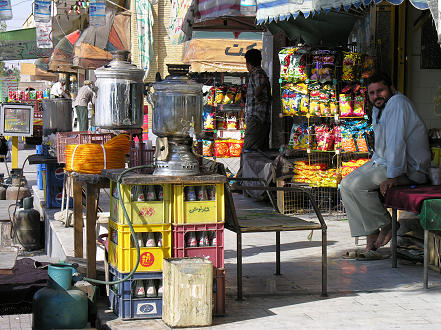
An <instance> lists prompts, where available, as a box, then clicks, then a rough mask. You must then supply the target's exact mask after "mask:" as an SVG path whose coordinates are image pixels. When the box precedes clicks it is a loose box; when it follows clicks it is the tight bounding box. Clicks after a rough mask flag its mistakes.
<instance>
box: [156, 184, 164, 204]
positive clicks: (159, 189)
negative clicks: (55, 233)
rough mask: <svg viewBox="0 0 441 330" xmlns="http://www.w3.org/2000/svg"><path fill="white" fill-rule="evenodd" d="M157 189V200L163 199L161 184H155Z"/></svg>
mask: <svg viewBox="0 0 441 330" xmlns="http://www.w3.org/2000/svg"><path fill="white" fill-rule="evenodd" d="M157 188H158V189H157V191H158V195H157V197H158V201H163V200H164V188H163V187H162V186H157Z"/></svg>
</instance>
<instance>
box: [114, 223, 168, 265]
mask: <svg viewBox="0 0 441 330" xmlns="http://www.w3.org/2000/svg"><path fill="white" fill-rule="evenodd" d="M133 229H134V231H135V233H137V234H138V233H149V232H152V233H160V234H161V235H162V247H140V252H141V254H140V261H139V265H138V268H137V270H136V271H137V272H160V271H162V261H163V260H164V259H165V258H170V257H171V224H153V225H134V226H133ZM109 238H110V239H109V264H110V265H112V266H113V267H115V268H116V269H117V270H118V271H119V272H121V273H128V272H130V271H131V270H132V269H133V267H134V266H135V264H136V248H135V245H134V244H133V243H132V235H131V232H130V228H129V226H128V225H119V224H117V223H115V222H113V221H112V220H110V221H109Z"/></svg>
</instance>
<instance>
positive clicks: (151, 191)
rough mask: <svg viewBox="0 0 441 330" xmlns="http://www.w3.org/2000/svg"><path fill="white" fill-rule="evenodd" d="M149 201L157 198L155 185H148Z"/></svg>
mask: <svg viewBox="0 0 441 330" xmlns="http://www.w3.org/2000/svg"><path fill="white" fill-rule="evenodd" d="M146 200H147V201H155V200H156V193H155V187H154V186H152V185H149V186H147V196H146Z"/></svg>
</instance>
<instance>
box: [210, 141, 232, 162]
mask: <svg viewBox="0 0 441 330" xmlns="http://www.w3.org/2000/svg"><path fill="white" fill-rule="evenodd" d="M214 155H215V156H216V157H219V158H226V157H229V156H230V146H229V145H228V140H216V141H215V142H214Z"/></svg>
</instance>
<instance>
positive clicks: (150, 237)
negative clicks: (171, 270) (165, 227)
mask: <svg viewBox="0 0 441 330" xmlns="http://www.w3.org/2000/svg"><path fill="white" fill-rule="evenodd" d="M145 246H146V247H156V239H155V233H152V232H149V233H147V240H146V242H145Z"/></svg>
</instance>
